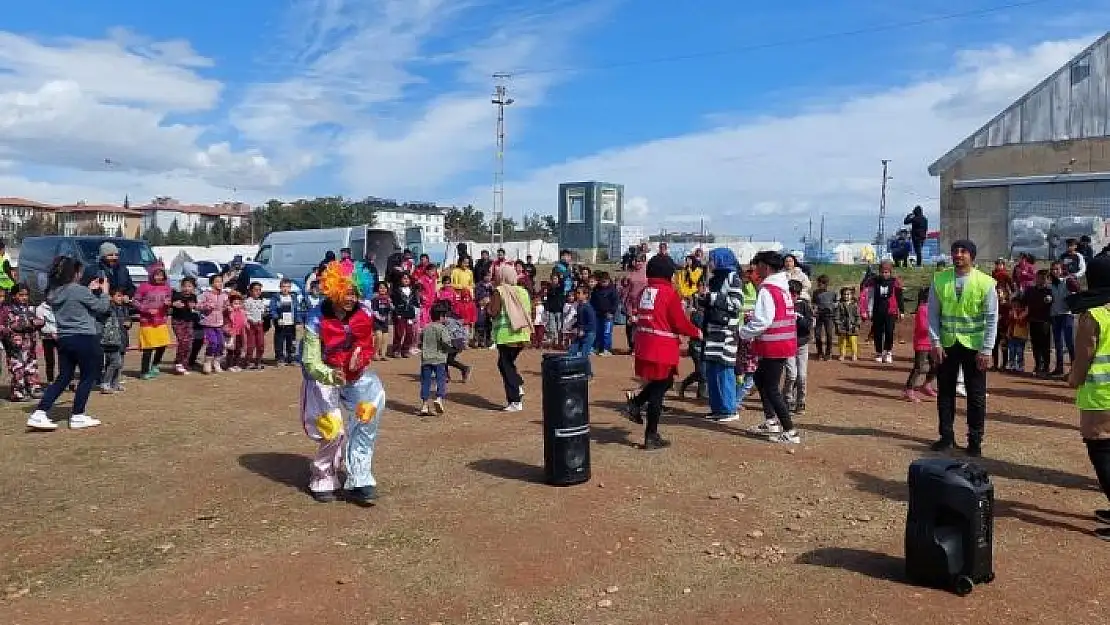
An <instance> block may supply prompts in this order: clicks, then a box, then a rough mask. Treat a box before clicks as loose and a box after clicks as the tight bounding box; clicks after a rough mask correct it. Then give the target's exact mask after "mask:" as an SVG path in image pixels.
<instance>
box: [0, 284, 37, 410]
mask: <svg viewBox="0 0 1110 625" xmlns="http://www.w3.org/2000/svg"><path fill="white" fill-rule="evenodd" d="M30 296H31V292H30V290H28V288H27V286H26V285H24V284H17V285H15V286H14V287H13V288H12V295H11V297H10V298H9V301H8V304H7V305H6V306H4V308H3V319H2V323H3V326H0V333H3V338H4V350H5V351H6V352H7V355H8V372H9V373H10V374H11V378H12V387H11V401H13V402H19V401H27V400H28V399H31V398H34V399H38V398H39V397H41V396H42V391H41V388H40V386H39V368H38V349H37V348H38V334H39V328H40V327H42V322H41V321H39V320H38V319H37V318H36V317H35V311H34V309H32V308H31V305H30Z"/></svg>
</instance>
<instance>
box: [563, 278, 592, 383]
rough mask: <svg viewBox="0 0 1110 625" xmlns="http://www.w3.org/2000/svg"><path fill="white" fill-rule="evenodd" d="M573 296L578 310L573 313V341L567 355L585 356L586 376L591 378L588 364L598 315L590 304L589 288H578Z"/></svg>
mask: <svg viewBox="0 0 1110 625" xmlns="http://www.w3.org/2000/svg"><path fill="white" fill-rule="evenodd" d="M574 294H575V295H576V296H577V298H578V308H577V309H575V312H574V315H575V321H574V326H573V332H574V340H573V341H572V342H571V345H570V348H569V349H567V353H568V354H570V355H571V356H585V357H586V375H587V376H589V377H590V378H593V377H594V372H593V365H592V364H590V354H592V353H593V351H594V343H595V342H596V341H597V319H598V315H597V312H596V311H595V310H594V307H593V305H592V304H590V289H589V287H585V286H580V287H578V288H577V289H575V290H574Z"/></svg>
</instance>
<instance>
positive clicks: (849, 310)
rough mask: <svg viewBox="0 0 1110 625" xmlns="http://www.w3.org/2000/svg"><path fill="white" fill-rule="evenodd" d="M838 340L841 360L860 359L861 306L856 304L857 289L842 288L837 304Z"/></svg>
mask: <svg viewBox="0 0 1110 625" xmlns="http://www.w3.org/2000/svg"><path fill="white" fill-rule="evenodd" d="M834 325H835V326H836V336H837V342H838V343H839V348H840V362H844V359H845V358H848V357H850V358H851V359H852V362H855V361H856V360H859V327H860V316H859V307H858V306H857V305H856V293H855V289H853V288H851V287H844V288H842V289H840V301H839V302H837V304H836V319H835V323H834Z"/></svg>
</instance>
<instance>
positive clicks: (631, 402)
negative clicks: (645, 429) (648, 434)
mask: <svg viewBox="0 0 1110 625" xmlns="http://www.w3.org/2000/svg"><path fill="white" fill-rule="evenodd" d="M625 397H626V401H625V409H624V412H625V414H626V415H627V416H628V420H629V421H631V422H633V423H635V424H637V425H643V423H644V416H643V415H642V414H641V411H642V406H640V405H639V404H637V403H636V395H635V394H633V393H632V392H631V391H629V392H628V393H626V395H625Z"/></svg>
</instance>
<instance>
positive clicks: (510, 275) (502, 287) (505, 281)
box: [496, 263, 532, 332]
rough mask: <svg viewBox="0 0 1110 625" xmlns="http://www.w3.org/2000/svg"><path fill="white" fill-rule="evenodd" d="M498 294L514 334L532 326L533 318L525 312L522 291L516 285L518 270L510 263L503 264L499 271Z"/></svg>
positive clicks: (499, 266) (498, 268)
mask: <svg viewBox="0 0 1110 625" xmlns="http://www.w3.org/2000/svg"><path fill="white" fill-rule="evenodd" d="M496 271H497V293H498V294H499V295H500V296H501V308H502V309H503V310H504V311H505V315H506V316H507V317H508V319H509V326H510V327H511V328H512V329H513V331H514V332H516V331H520V330H523V329H524V328H525V327H530V326H531V325H532V316H531V315H530V314H528V312H529V311H527V310H525V308H524V302H522V301H521V299H520V289H519V288H518V287H517V285H516V281H517V274H516V269H514V268H513V266H512V265H510V264H509V263H501V264H500V265H498V267H497V269H496Z"/></svg>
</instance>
